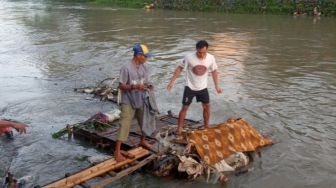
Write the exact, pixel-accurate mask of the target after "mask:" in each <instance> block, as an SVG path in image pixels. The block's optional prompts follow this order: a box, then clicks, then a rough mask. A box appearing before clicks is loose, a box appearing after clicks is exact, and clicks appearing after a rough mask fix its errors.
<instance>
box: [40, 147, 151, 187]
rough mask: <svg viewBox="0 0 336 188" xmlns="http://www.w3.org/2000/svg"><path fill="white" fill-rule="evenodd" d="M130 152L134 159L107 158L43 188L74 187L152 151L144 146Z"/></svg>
mask: <svg viewBox="0 0 336 188" xmlns="http://www.w3.org/2000/svg"><path fill="white" fill-rule="evenodd" d="M128 152H129V153H130V154H132V155H134V156H135V158H134V159H129V158H127V159H126V160H124V161H122V162H117V161H116V160H115V159H114V158H113V159H109V160H106V161H104V162H102V163H99V164H97V165H95V166H93V167H90V168H87V169H85V170H83V171H80V172H77V173H75V174H73V175H71V176H69V177H66V178H63V179H61V180H57V181H55V182H53V183H50V184H48V185H45V186H43V188H70V187H74V186H76V185H78V184H80V183H82V182H85V181H87V180H89V179H92V178H94V177H97V176H99V175H101V174H104V173H106V172H109V171H111V170H114V169H118V168H120V167H122V166H123V165H125V164H128V163H131V162H132V161H134V160H136V159H139V158H142V157H145V156H146V155H149V154H150V152H149V151H148V150H146V149H144V148H142V147H138V148H134V149H132V150H130V151H128Z"/></svg>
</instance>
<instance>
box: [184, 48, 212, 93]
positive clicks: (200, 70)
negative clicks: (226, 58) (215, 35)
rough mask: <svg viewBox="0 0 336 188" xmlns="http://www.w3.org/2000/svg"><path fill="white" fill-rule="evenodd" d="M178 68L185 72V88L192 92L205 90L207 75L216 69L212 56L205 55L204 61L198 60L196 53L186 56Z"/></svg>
mask: <svg viewBox="0 0 336 188" xmlns="http://www.w3.org/2000/svg"><path fill="white" fill-rule="evenodd" d="M180 66H181V67H182V68H183V69H184V70H186V75H185V84H186V86H188V87H189V88H190V89H191V90H194V91H200V90H202V89H205V88H207V87H208V73H209V72H212V71H214V70H217V68H218V67H217V64H216V60H215V57H214V56H213V55H211V54H209V53H207V54H206V56H205V58H204V59H199V58H198V57H197V55H196V52H194V53H191V54H188V55H186V56H185V57H184V59H183V61H182V63H181V64H180Z"/></svg>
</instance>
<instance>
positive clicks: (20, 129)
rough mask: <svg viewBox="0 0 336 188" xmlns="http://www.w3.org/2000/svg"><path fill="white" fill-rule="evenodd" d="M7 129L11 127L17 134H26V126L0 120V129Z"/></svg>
mask: <svg viewBox="0 0 336 188" xmlns="http://www.w3.org/2000/svg"><path fill="white" fill-rule="evenodd" d="M7 127H12V128H14V129H16V130H17V132H19V133H20V134H22V133H26V128H27V127H28V126H27V125H25V124H22V123H15V122H11V121H6V120H0V128H7Z"/></svg>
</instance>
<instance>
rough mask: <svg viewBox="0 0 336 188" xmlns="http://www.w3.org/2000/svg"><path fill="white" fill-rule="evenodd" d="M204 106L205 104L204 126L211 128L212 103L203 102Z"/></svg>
mask: <svg viewBox="0 0 336 188" xmlns="http://www.w3.org/2000/svg"><path fill="white" fill-rule="evenodd" d="M202 106H203V121H204V128H209V119H210V104H209V103H202Z"/></svg>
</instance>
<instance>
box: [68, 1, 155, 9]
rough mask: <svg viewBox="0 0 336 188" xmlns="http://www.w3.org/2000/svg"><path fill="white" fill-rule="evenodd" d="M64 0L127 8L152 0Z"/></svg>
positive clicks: (141, 5)
mask: <svg viewBox="0 0 336 188" xmlns="http://www.w3.org/2000/svg"><path fill="white" fill-rule="evenodd" d="M64 1H65V2H80V3H90V4H100V5H114V6H121V7H129V8H143V7H144V6H145V5H147V4H150V3H152V2H153V0H64Z"/></svg>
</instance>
